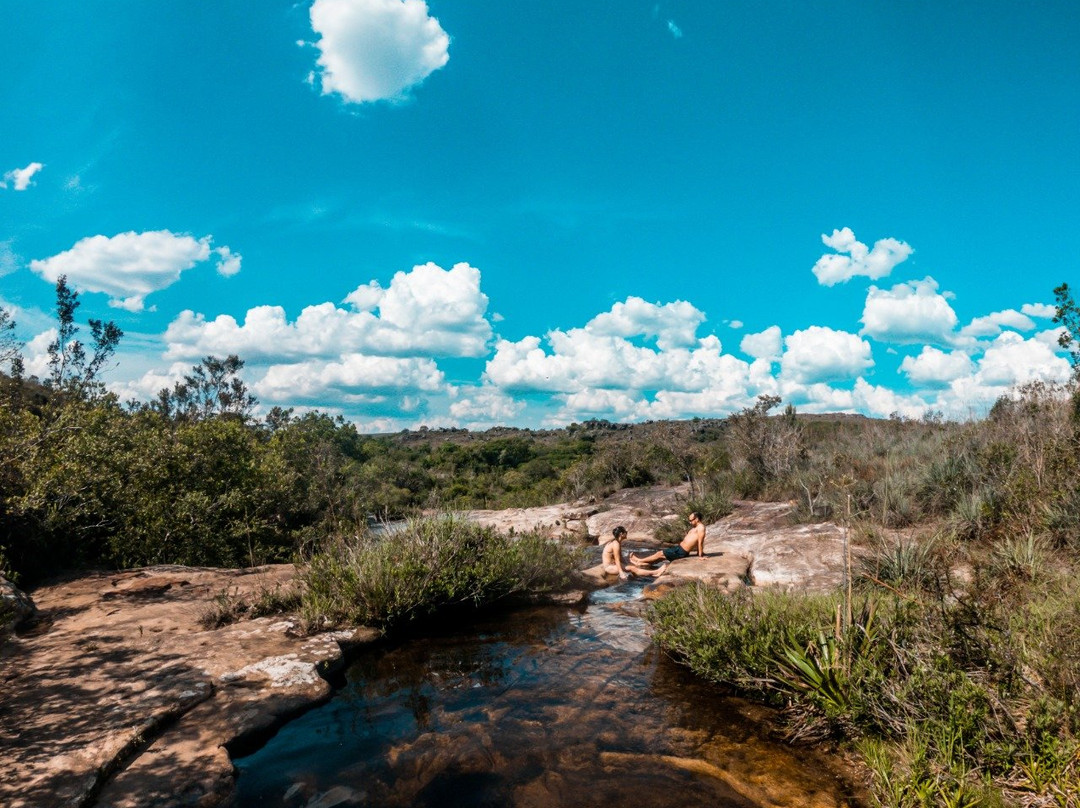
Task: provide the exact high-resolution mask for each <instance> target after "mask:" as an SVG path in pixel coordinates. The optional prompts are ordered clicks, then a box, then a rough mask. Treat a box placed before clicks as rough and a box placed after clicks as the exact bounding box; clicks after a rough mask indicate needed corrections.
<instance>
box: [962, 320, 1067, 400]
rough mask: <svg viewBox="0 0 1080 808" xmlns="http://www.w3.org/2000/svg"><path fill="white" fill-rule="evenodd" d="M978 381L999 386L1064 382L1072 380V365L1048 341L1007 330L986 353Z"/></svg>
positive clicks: (978, 374)
mask: <svg viewBox="0 0 1080 808" xmlns="http://www.w3.org/2000/svg"><path fill="white" fill-rule="evenodd" d="M976 379H977V381H978V382H979V384H981V385H986V386H998V387H1008V386H1011V385H1017V384H1025V383H1026V382H1031V381H1045V382H1060V383H1064V382H1066V381H1068V379H1069V363H1068V361H1066V360H1065V359H1064V358H1062V357H1060V356H1058V355H1057V354H1056V353H1055V352H1054V350H1053V349H1052V348H1051V347H1050V346H1049V345H1047V344H1046V343H1045V342H1042V341H1040V340H1037V339H1024V338H1023V337H1022V336H1020V335H1019V334H1017V333H1015V332H1013V331H1005V332H1003V333H1002V334H1001V336H999V337H998V338H997V339H995V340H994V342H993V343H992V344H991V345H990V347H988V348H987V349H986V351H985V353H983V356H982V359H980V360H979V369H978V373H977V374H976Z"/></svg>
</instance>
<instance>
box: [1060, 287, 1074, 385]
mask: <svg viewBox="0 0 1080 808" xmlns="http://www.w3.org/2000/svg"><path fill="white" fill-rule="evenodd" d="M1054 302H1056V303H1057V312H1055V314H1054V322H1055V323H1059V324H1061V325H1063V326H1065V330H1064V331H1062V332H1061V335H1060V336H1059V337H1058V345H1060V346H1061V347H1062V348H1064V349H1065V350H1066V351H1068V352H1069V359H1070V360H1071V361H1072V366H1073V376H1074V377H1075V378H1076V379H1078V380H1080V308H1078V307H1077V305H1076V301H1075V300H1073V296H1072V293H1071V292H1070V290H1069V284H1067V283H1063V284H1061V286H1059V287H1057V288H1056V289H1055V290H1054Z"/></svg>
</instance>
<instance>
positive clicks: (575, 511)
mask: <svg viewBox="0 0 1080 808" xmlns="http://www.w3.org/2000/svg"><path fill="white" fill-rule="evenodd" d="M688 493H689V488H688V487H687V486H685V485H682V486H674V487H672V486H652V487H649V488H625V489H623V490H621V491H616V492H615V493H614V494H612V495H611V496H609V497H606V498H605V499H602V500H599V501H595V500H578V501H576V502H569V503H562V504H560V505H545V506H542V507H537V508H506V509H505V510H501V511H484V510H473V511H465V513H464V515H465V516H466V518H468V519H470V520H472V521H474V522H477V523H479V524H482V525H490V526H492V527H494V528H496V529H497V530H500V531H502V532H504V533H528V532H530V531H537V532H539V533H541V534H542V535H544V536H547V537H548V538H552V539H569V540H579V541H581V542H583V543H584V542H595V541H596V540H597V539H598V538H599V537H607V536H610V535H611V530H612V528H614V527H615V526H616V525H622V526H623V527H625V528H626V530H627V533H628V534H629V540H630V541H631V542H637V543H639V544H655V541H656V539H655V534H656V529H657V527H659V525H660V524H661V523H662V522H663V521H664V520H665V519H671V518H678V515H677V512H678V511H679V509H680V507H681V505H682V503H683V502H684V501H685V499H686V495H687V494H688Z"/></svg>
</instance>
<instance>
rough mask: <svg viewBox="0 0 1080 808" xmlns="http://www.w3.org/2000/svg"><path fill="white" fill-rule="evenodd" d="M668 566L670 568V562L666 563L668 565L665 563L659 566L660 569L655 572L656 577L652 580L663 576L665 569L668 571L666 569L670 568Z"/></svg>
mask: <svg viewBox="0 0 1080 808" xmlns="http://www.w3.org/2000/svg"><path fill="white" fill-rule="evenodd" d="M670 566H671V562H668V563H665V564H661V565H660V569H658V570H657V571H656V575H654V576H653V577H654V578H659V577H660V576H661V575H663V574H664V573H665V572H667V569H668V567H670Z"/></svg>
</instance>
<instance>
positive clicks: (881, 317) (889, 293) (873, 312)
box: [859, 278, 957, 345]
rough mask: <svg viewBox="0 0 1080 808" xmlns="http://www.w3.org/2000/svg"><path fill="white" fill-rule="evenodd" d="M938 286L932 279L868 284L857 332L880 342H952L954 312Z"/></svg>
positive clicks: (955, 322)
mask: <svg viewBox="0 0 1080 808" xmlns="http://www.w3.org/2000/svg"><path fill="white" fill-rule="evenodd" d="M937 289H938V285H937V281H935V280H934V279H933V278H925V279H923V280H921V281H911V282H909V283H898V284H896V285H895V286H893V287H892V289H888V290H885V289H878V288H877V287H876V286H871V287H870V291H869V292H868V293H867V295H866V304H865V306H864V307H863V314H862V320H861V322H862V324H863V328H862V330H861V331H860V332H859V333H860V334H863V335H865V336H869V337H873V338H874V339H876V340H878V341H880V342H894V343H898V344H918V343H931V344H938V345H950V344H952V343H953V341H954V339H955V335H954V333H953V332H954V329H955V328H956V324H957V317H956V312H955V311H953V308H952V306H950V305H949V301H948V300H947V299H946V297H945V295H942V294H938V291H937Z"/></svg>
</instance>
